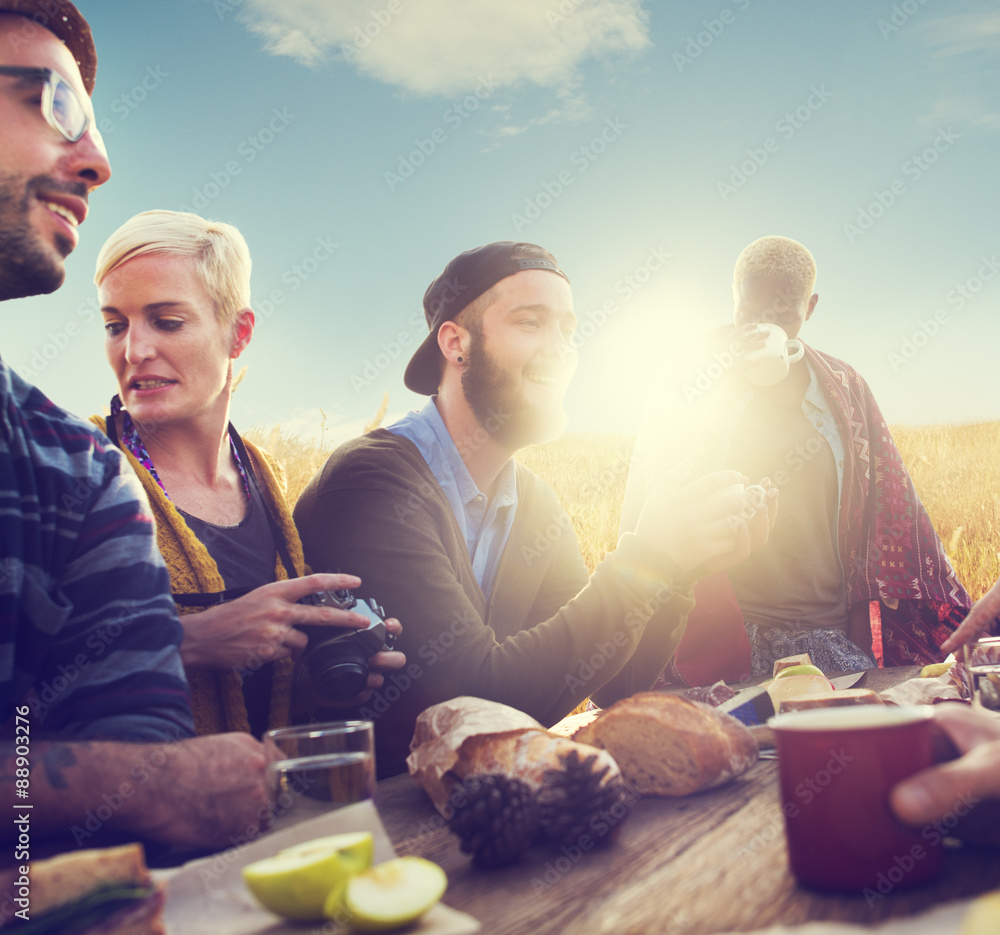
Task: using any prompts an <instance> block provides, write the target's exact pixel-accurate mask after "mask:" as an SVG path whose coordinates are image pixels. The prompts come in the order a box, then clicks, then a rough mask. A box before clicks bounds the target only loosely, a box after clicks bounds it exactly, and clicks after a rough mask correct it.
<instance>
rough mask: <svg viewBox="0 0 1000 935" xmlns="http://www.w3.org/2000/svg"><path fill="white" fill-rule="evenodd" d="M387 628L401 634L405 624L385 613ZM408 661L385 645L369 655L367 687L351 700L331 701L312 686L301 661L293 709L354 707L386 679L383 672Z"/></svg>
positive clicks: (296, 673) (391, 631) (307, 710)
mask: <svg viewBox="0 0 1000 935" xmlns="http://www.w3.org/2000/svg"><path fill="white" fill-rule="evenodd" d="M385 628H386V630H387V631H388V632H389V633H390V634H391V635H392V636H393V637H398V636H399V635H400V634H401V633H402V632H403V627H402V625H401V624H400V622H399V621H398V620H397V619H396V618H395V617H386V619H385ZM405 665H406V656H405V655H404V654H403V653H401V652H400V651H399V650H395V649H394V650H388V649H383V650H381V651H380V652H377V653H375V655H374V656H369V657H368V682H367V684H366V685H365V690H364V691H363V692H362V693H361V694H360V695H358V696H357V697H356V698H351V699H350V700H349V701H329V700H328V699H326V698H323V697H322V696H321V695H320V694H319V693H318V692H317V691H316V689H315V688H314V687H313V684H312V680H311V679H310V678H309V673H308V671H307V670H306V667H305V666H303V665H302V664H301V662H300V663H299V665H298V666H297V667H296V670H295V680H294V682H293V684H292V711H294V712H295V713H296V714H304V713H306V712H309V711H314V710H315V709H316V708H354V707H357V706H358V705H361V704H364V703H365V702H366V701H368V699H369V698H371V696H372V692H374V691H376V690H378V689H379V688H381V687H382V685H383V684H384V683H385V676H384V675H383V674H382V673H383V672H395V671H397V670H398V669H402V668H403V666H405Z"/></svg>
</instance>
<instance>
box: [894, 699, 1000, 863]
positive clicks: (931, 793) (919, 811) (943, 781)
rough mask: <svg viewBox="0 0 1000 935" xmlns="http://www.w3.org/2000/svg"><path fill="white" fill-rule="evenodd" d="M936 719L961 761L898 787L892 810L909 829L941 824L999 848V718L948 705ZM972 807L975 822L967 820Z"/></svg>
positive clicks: (938, 711) (939, 709)
mask: <svg viewBox="0 0 1000 935" xmlns="http://www.w3.org/2000/svg"><path fill="white" fill-rule="evenodd" d="M934 720H935V722H936V723H937V725H938V726H939V727H940V728H941V730H942V732H943V734H944V735H945V736H946V737H947V739H948V740H950V741H951V743H952V744H953V745H954V747H955V748H956V749H957V750H958V752H959V753H960V754H961V756H959V757H958V759H953V760H950V761H948V762H946V763H942V764H939V765H937V766H932V767H931V768H930V769H926V770H923V771H922V772H919V773H917V774H916V775H914V776H911V777H909V778H908V779H905V780H903V781H902V782H901V783H898V784H897V785H896V786H895V787H894V788H893V790H892V792H891V794H890V804H891V806H892V809H893V811H894V812H895V813H896V815H897V816H898V817H899V818H900V819H901V820H902V821H904V822H906V823H907V824H910V825H932V826H933V825H934V823H935V822H939V823H941V827H942V828H943V829H944V832H945V833H950V832H952V831H954V833H955V834H956V836H958V837H962V838H963V839H965V840H969V841H978V842H980V843H991V844H1000V801H997V800H1000V715H996V714H993V713H992V712H988V711H976V710H973V709H972V708H970V707H969V706H968V705H963V704H955V703H945V704H940V705H936V706H935V708H934ZM984 800H992V801H984ZM977 806H978V807H977ZM974 807H977V808H976V814H975V818H974V820H970V821H963V820H962V819H966V818H967V817H968V816H969V813H970V812H971V811H972V809H973V808H974Z"/></svg>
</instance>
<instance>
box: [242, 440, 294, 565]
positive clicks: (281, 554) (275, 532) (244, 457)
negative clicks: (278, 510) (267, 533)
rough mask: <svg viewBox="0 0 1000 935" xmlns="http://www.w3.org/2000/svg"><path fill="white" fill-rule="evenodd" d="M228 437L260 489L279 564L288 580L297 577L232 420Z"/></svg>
mask: <svg viewBox="0 0 1000 935" xmlns="http://www.w3.org/2000/svg"><path fill="white" fill-rule="evenodd" d="M229 437H230V438H231V439H232V441H233V445H234V446H235V447H236V451H237V452H238V453H239V456H240V460H241V461H242V462H243V467H244V469H245V470H246V472H247V474H249V475H250V481H251V483H252V484H253V485H254V486H255V487H256V488H257V490H258V491H260V494H261V500H262V501H263V503H264V512H265V513H266V514H267V523H268V525H269V526H270V527H271V536H272V537H273V538H274V544H275V545H276V546H277V548H278V556H279V557H280V558H281V564H282V565H284V566H285V574H286V575H288V578H289V580H291V579H292V578H298V577H299V573H298V572H297V571H296V570H295V562H293V561H292V556H291V554H290V553H289V551H288V542H287V541H286V539H285V534H284V533H283V532H282V531H281V527H280V526H278V521H277V520H276V519H275V518H274V513H273V512H272V510H271V505H270V504H269V503H268V502H267V497H266V496H264V492H263V491H262V490H261V488H260V484H259V483H258V481H257V472H256V471H255V470H254V469H253V461H252V460H251V458H250V453H249V452H248V451H247V448H246V445H244V444H243V439H242V438H240V436H239V433H238V432H237V431H236V429H235V428H233V423H232V422H230V423H229Z"/></svg>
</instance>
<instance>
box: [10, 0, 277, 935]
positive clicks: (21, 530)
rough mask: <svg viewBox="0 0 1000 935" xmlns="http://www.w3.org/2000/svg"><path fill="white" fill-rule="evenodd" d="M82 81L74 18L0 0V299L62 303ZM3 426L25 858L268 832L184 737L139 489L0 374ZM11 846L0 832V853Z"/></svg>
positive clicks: (243, 793)
mask: <svg viewBox="0 0 1000 935" xmlns="http://www.w3.org/2000/svg"><path fill="white" fill-rule="evenodd" d="M96 68H97V54H96V52H95V49H94V43H93V39H92V37H91V33H90V28H89V26H88V25H87V22H86V20H84V18H83V16H81V14H80V13H79V11H78V10H77V9H76V7H74V6H73V5H72V4H71V3H67V2H62V0H0V127H2V128H3V129H2V131H0V301H2V300H6V299H13V298H19V297H21V296H29V295H38V294H42V293H50V292H53V291H54V290H56V289H58V288H59V286H60V285H61V284H62V281H63V278H64V276H65V268H64V261H65V258H66V256H68V255H69V253H70V252H71V251H72V250H73V249H74V247H75V246H76V244H77V240H78V234H77V228H78V227H79V225H80V224H81V223H83V221H84V219H85V218H86V215H87V203H88V198H89V195H90V193H91V192H92V191H93V190H94V189H96V188H97V187H98V186H100V185H102V184H103V183H104V182H106V181H107V179H108V177H109V176H110V174H111V169H110V166H109V164H108V159H107V154H106V152H105V149H104V144H103V142H102V141H101V137H100V134H99V133H98V132H97V130H96V128H95V126H94V112H93V108H92V107H91V103H90V97H89V95H90V92H91V91H92V90H93V87H94V77H95V73H96ZM0 411H2V412H3V422H2V425H0V620H2V621H3V626H2V628H0V706H2V713H0V723H2V724H3V729H2V734H0V776H2V780H3V783H2V786H3V790H4V792H3V796H2V799H0V804H3V805H6V808H7V812H8V814H10V815H20V814H24V815H28V816H30V838H31V841H32V856H38V855H39V848H40V846H41V844H42V841H43V840H44V839H45V838H47V837H51V838H57V839H59V841H58V842H57V843H54V844H53V845H51V846H56V847H58V846H61V844H62V843H65V844H67V845H68V846H72V844H75V845H76V846H81V845H83V846H86V845H88V844H93V843H97V842H99V841H101V835H104V834H111V835H114V836H117V839H119V840H120V838H121V836H125V837H127V838H129V837H131V838H135V837H139V838H143V839H145V840H147V841H158V842H164V843H172V844H186V845H195V846H202V847H221V846H224V845H227V844H228V843H229V840H230V837H231V836H232V835H244V834H247V833H248V829H251V828H253V827H258V826H260V825H262V824H265V823H266V818H267V815H268V809H269V808H270V806H269V801H268V796H267V793H266V789H265V769H266V764H267V761H268V757H267V755H266V754H265V751H264V747H263V746H262V745H261V744H260V743H258V742H257V741H256V740H254V739H253V738H252V737H250V736H249V735H243V734H240V735H222V736H219V737H199V738H192V734H193V724H192V718H191V708H190V703H189V700H188V694H187V684H186V682H185V680H184V674H183V668H182V666H181V660H180V654H179V651H178V647H179V644H180V641H181V628H180V624H179V623H178V621H177V617H176V613H175V610H174V605H173V601H172V600H171V598H170V587H169V579H168V577H167V572H166V568H165V567H164V564H163V560H162V559H161V558H160V555H159V553H158V552H157V549H156V539H155V536H154V530H153V523H152V517H151V515H150V513H149V508H148V506H147V505H146V502H145V499H144V497H143V493H142V488H141V487H140V486H139V482H138V480H137V479H136V478H135V476H134V475H133V474H132V473H131V471H130V469H129V468H128V466H127V465H126V464H125V463H124V460H123V458H122V456H121V454H120V453H119V452H118V451H117V449H115V448H114V447H113V446H112V445H111V444H110V443H109V442H108V440H107V439H106V438H105V437H104V436H102V435H101V434H100V433H98V432H96V431H95V430H94V429H93V428H92V427H91V426H89V425H88V424H87V423H85V422H83V421H82V420H79V419H76V418H75V417H73V416H70V415H69V414H68V413H66V412H64V411H63V410H61V409H59V408H58V407H56V406H55V405H54V404H53V403H52V402H50V401H49V400H48V399H46V398H45V396H43V395H42V393H40V392H39V391H38V390H37V389H36V388H35V387H33V386H31V385H29V384H27V383H26V382H25V381H23V380H22V379H21V378H20V377H18V375H17V374H15V373H13V372H12V371H11V370H10V369H9V368H8V367H7V366H6V365H5V364H3V362H2V361H0ZM188 738H192V739H188ZM174 741H177V742H174ZM12 806H17V807H19V808H21V811H20V812H16V811H13V810H12ZM28 806H30V807H31V811H30V812H29V811H28ZM27 820H28V819H25V821H27ZM21 830H23V829H21ZM18 831H19V829H18V826H17V825H16V824H15V823H14V821H13V820H11V821H6V822H4V823H2V824H0V838H9V837H12V836H14V835H15V834H16V833H17V832H18ZM12 853H13V852H12ZM10 905H11V903H10V901H9V900H3V901H2V908H0V916H3V915H4V913H5V912H6V911H7V910H8V909H9V908H10ZM0 922H2V919H0Z"/></svg>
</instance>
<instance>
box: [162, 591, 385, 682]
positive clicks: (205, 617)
mask: <svg viewBox="0 0 1000 935" xmlns="http://www.w3.org/2000/svg"><path fill="white" fill-rule="evenodd" d="M360 584H361V579H360V578H358V577H357V576H356V575H342V574H316V575H306V576H305V577H302V578H292V579H291V580H289V581H274V582H271V583H270V584H265V585H262V586H261V587H259V588H255V589H254V590H253V591H251V592H250V593H249V594H245V595H244V596H243V597H240V598H237V599H236V600H235V601H228V602H226V603H225V604H218V605H216V606H214V607H209V608H207V609H205V610H203V611H201V612H200V613H197V614H184V615H182V616H181V625H182V626H183V627H184V642H183V643H182V644H181V659H182V660H183V662H184V666H185V668H187V669H231V668H233V667H242V668H252V667H255V666H260V664H261V663H265V662H274V661H275V660H277V659H284V658H286V657H288V656H291V655H293V654H294V653H297V652H301V651H302V650H303V649H305V647H306V643H307V642H308V639H307V638H306V635H305V634H304V633H303V632H301V631H300V630H297V629H295V627H296V626H298V625H300V624H319V625H327V626H338V627H351V628H354V629H364V628H365V627H367V626H368V624H369V621H368V619H367V618H366V617H365V616H364V615H362V614H358V613H354V612H353V611H350V610H340V609H338V608H335V607H320V606H315V605H312V604H299V603H296V602H297V601H298V600H299V599H300V598H303V597H305V596H306V595H309V594H314V593H316V592H317V591H333V590H339V589H340V588H357V587H359V586H360Z"/></svg>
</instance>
